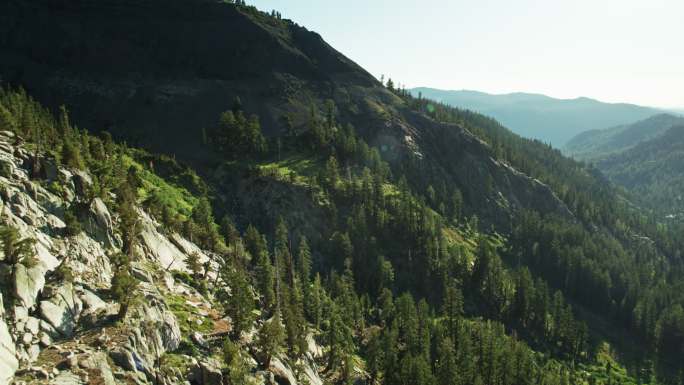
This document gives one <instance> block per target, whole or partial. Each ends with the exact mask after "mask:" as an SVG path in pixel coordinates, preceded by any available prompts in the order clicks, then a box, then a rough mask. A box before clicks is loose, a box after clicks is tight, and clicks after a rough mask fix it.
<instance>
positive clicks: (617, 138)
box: [563, 114, 684, 161]
mask: <svg viewBox="0 0 684 385" xmlns="http://www.w3.org/2000/svg"><path fill="white" fill-rule="evenodd" d="M678 125H684V118H682V117H680V116H675V115H669V114H659V115H655V116H652V117H650V118H648V119H644V120H641V121H638V122H636V123H631V124H625V125H621V126H617V127H612V128H607V129H601V130H590V131H586V132H583V133H581V134H579V135H577V136H575V137H574V138H572V139H571V140H570V141H569V142H568V143H567V144H566V145H565V147H564V148H563V152H564V153H566V154H568V155H569V156H572V157H573V158H576V159H580V160H586V161H596V160H600V159H602V158H606V157H608V156H610V155H612V154H616V153H620V152H623V151H626V150H629V149H631V148H633V147H635V146H636V145H638V144H640V143H642V142H646V141H648V140H651V139H654V138H657V137H660V136H662V135H664V134H665V133H666V132H667V131H668V130H669V129H670V128H672V127H674V126H678Z"/></svg>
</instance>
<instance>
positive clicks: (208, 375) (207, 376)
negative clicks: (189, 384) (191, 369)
mask: <svg viewBox="0 0 684 385" xmlns="http://www.w3.org/2000/svg"><path fill="white" fill-rule="evenodd" d="M195 380H196V382H197V383H199V384H202V385H223V373H222V372H221V364H220V363H218V362H217V361H216V360H213V359H211V358H209V359H207V360H205V361H201V362H200V363H199V365H198V366H197V367H195Z"/></svg>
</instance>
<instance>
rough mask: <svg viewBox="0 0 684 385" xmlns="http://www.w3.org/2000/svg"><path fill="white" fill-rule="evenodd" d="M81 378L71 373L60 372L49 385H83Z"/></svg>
mask: <svg viewBox="0 0 684 385" xmlns="http://www.w3.org/2000/svg"><path fill="white" fill-rule="evenodd" d="M83 384H84V382H83V381H82V380H81V377H79V376H77V375H75V374H73V373H71V372H61V373H60V374H59V375H57V377H55V378H54V379H53V380H52V381H50V385H83Z"/></svg>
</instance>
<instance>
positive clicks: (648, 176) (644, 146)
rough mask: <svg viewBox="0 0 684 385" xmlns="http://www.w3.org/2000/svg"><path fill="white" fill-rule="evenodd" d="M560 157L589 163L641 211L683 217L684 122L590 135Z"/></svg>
mask: <svg viewBox="0 0 684 385" xmlns="http://www.w3.org/2000/svg"><path fill="white" fill-rule="evenodd" d="M563 151H564V152H565V153H566V154H568V155H570V156H572V157H574V158H576V159H580V160H585V161H590V162H593V163H594V164H595V165H596V167H597V168H598V169H599V170H601V172H602V173H603V174H605V175H606V176H607V177H608V178H609V179H610V180H611V181H613V182H614V183H616V184H618V185H621V186H622V187H624V188H626V189H627V190H628V191H630V192H631V193H632V196H633V197H634V198H635V200H637V201H639V202H640V203H641V204H642V205H643V206H646V207H651V208H653V209H656V210H659V211H660V212H662V213H665V214H676V213H681V212H683V211H684V200H683V199H682V191H684V117H681V116H675V115H671V114H658V115H654V116H652V117H650V118H648V119H644V120H640V121H638V122H636V123H633V124H625V125H620V126H616V127H612V128H607V129H603V130H590V131H586V132H583V133H581V134H579V135H577V136H576V137H574V138H572V139H571V140H570V141H569V142H568V143H567V145H566V146H565V148H564V149H563Z"/></svg>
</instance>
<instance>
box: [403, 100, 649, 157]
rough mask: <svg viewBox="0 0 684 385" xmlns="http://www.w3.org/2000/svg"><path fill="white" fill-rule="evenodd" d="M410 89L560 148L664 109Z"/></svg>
mask: <svg viewBox="0 0 684 385" xmlns="http://www.w3.org/2000/svg"><path fill="white" fill-rule="evenodd" d="M410 92H411V93H412V94H413V95H414V96H418V95H419V94H422V95H423V96H424V97H426V98H429V99H433V100H436V101H439V102H442V103H445V104H448V105H451V106H454V107H460V108H465V109H469V110H473V111H477V112H480V113H483V114H485V115H489V116H491V117H493V118H495V119H497V120H498V121H500V122H501V123H502V124H503V125H504V126H506V127H508V128H509V129H511V130H512V131H513V132H515V133H517V134H519V135H522V136H525V137H528V138H534V139H539V140H541V141H544V142H549V143H551V144H552V145H553V146H554V147H558V148H561V147H563V146H564V145H565V144H566V143H567V141H568V140H569V139H571V138H573V137H574V136H575V135H577V134H579V133H581V132H584V131H587V130H592V129H596V128H601V127H613V126H618V125H622V124H628V123H632V122H635V121H637V120H642V119H646V118H648V117H650V116H653V115H656V114H658V113H661V112H662V111H660V110H657V109H654V108H650V107H642V106H637V105H633V104H623V103H619V104H612V103H603V102H600V101H597V100H594V99H589V98H577V99H555V98H552V97H549V96H545V95H540V94H529V93H511V94H505V95H492V94H487V93H484V92H478V91H467V90H462V91H445V90H439V89H434V88H414V89H411V90H410Z"/></svg>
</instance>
